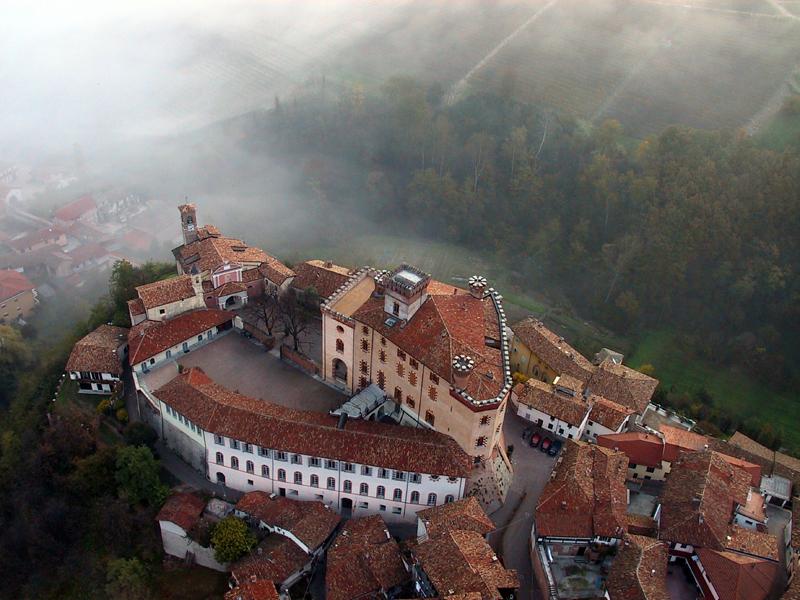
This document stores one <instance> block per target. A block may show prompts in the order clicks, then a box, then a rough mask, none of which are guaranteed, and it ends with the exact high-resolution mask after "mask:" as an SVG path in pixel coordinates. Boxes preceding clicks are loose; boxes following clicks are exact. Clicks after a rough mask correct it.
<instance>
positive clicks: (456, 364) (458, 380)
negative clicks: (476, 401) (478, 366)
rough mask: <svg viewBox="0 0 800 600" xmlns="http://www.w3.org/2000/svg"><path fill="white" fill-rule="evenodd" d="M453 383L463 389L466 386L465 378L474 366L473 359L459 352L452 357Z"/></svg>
mask: <svg viewBox="0 0 800 600" xmlns="http://www.w3.org/2000/svg"><path fill="white" fill-rule="evenodd" d="M452 366H453V385H454V386H455V387H456V388H458V389H460V390H463V389H465V388H466V387H467V379H468V378H469V374H470V373H472V369H474V368H475V361H474V360H472V359H471V358H470V357H469V356H467V355H465V354H459V355H457V356H455V357H454V358H453V363H452Z"/></svg>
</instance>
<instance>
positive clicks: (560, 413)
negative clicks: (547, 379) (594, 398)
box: [514, 378, 589, 427]
mask: <svg viewBox="0 0 800 600" xmlns="http://www.w3.org/2000/svg"><path fill="white" fill-rule="evenodd" d="M514 392H515V393H516V395H517V400H518V401H519V402H520V403H522V404H524V405H525V406H530V407H531V408H533V409H535V410H539V411H541V412H543V413H545V414H547V415H551V416H553V417H555V418H556V419H559V420H561V421H565V422H567V423H569V424H570V425H573V426H575V427H578V426H580V424H581V423H583V419H584V417H586V413H587V412H589V403H588V402H586V400H584V399H583V396H581V395H580V394H577V395H575V396H570V395H569V394H565V393H564V392H560V391H558V390H556V388H555V387H554V386H552V385H550V384H549V383H544V382H543V381H539V380H538V379H533V378H531V379H528V381H526V382H525V383H519V384H517V385H516V387H514Z"/></svg>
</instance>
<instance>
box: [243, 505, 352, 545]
mask: <svg viewBox="0 0 800 600" xmlns="http://www.w3.org/2000/svg"><path fill="white" fill-rule="evenodd" d="M236 510H238V511H241V512H243V513H246V514H248V515H250V516H251V517H253V518H254V519H257V520H258V521H263V522H264V523H266V524H267V525H270V526H271V527H280V528H281V529H283V530H285V531H289V532H291V533H292V534H293V535H294V536H295V537H296V538H297V539H298V540H300V541H301V542H303V543H304V544H305V545H306V546H308V548H309V549H310V550H311V551H313V550H315V549H316V548H318V547H319V546H321V545H322V543H323V542H324V541H325V540H327V539H328V537H329V536H330V535H331V534H332V533H333V530H334V529H336V526H337V525H338V524H339V521H340V520H341V517H339V515H337V514H336V513H335V512H333V511H331V510H330V509H329V508H327V507H326V506H325V505H324V504H323V503H322V502H301V501H299V500H292V499H290V498H285V497H283V496H275V497H271V495H270V494H268V493H266V492H262V491H255V492H248V493H246V494H245V495H244V496H242V498H241V500H239V502H237V504H236Z"/></svg>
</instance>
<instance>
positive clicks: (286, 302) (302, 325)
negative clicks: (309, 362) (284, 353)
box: [279, 288, 308, 352]
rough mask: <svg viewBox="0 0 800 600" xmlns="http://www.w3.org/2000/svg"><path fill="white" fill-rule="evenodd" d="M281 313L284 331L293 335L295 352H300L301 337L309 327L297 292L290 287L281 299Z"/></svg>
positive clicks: (285, 333)
mask: <svg viewBox="0 0 800 600" xmlns="http://www.w3.org/2000/svg"><path fill="white" fill-rule="evenodd" d="M279 303H280V315H281V321H282V322H283V333H284V335H287V336H289V335H290V336H292V344H293V347H294V350H295V352H300V340H299V337H300V335H302V334H303V333H304V332H305V331H306V330H307V329H308V318H307V316H306V312H305V311H304V310H303V309H302V307H301V306H300V303H299V302H298V301H297V293H296V292H295V291H294V290H293V289H292V288H289V290H287V292H286V293H285V294H283V296H281V298H280V300H279Z"/></svg>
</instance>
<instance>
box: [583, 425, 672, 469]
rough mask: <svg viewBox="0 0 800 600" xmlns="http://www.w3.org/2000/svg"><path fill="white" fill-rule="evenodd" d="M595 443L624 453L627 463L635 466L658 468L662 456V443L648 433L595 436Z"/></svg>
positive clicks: (659, 439) (630, 432)
mask: <svg viewBox="0 0 800 600" xmlns="http://www.w3.org/2000/svg"><path fill="white" fill-rule="evenodd" d="M597 443H598V444H599V445H601V446H603V447H604V448H612V449H614V448H616V449H618V450H619V451H620V452H624V453H625V455H626V456H627V457H628V461H629V462H630V463H632V464H635V465H644V466H646V467H660V466H661V460H662V458H663V454H664V441H663V440H662V439H661V438H660V437H658V436H657V435H652V434H649V433H637V432H633V431H629V432H626V433H611V434H608V435H599V436H597Z"/></svg>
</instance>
